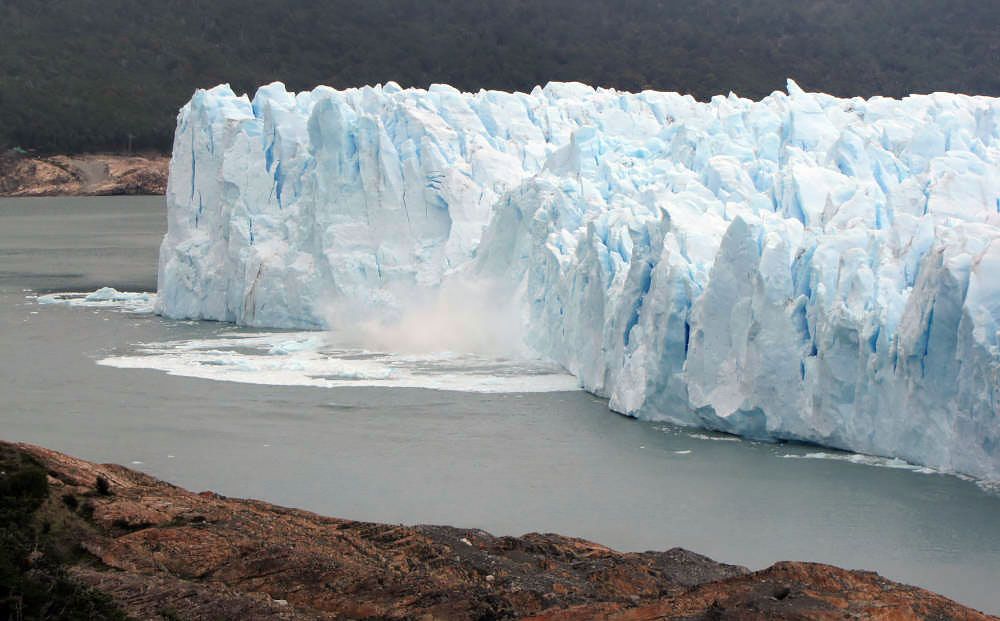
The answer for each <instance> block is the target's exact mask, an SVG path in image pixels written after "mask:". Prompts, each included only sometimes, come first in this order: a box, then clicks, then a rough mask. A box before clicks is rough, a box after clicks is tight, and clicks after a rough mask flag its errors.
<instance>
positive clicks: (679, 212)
mask: <svg viewBox="0 0 1000 621" xmlns="http://www.w3.org/2000/svg"><path fill="white" fill-rule="evenodd" d="M787 90H788V92H787V93H782V92H776V93H774V94H772V95H770V96H768V97H766V98H764V99H763V100H762V101H759V102H754V101H750V100H746V99H741V98H738V97H736V96H734V95H730V96H728V97H722V96H718V97H715V98H713V99H712V100H711V101H710V102H708V103H700V102H697V101H696V100H694V99H693V98H691V97H688V96H682V95H679V94H676V93H663V92H652V91H646V92H642V93H637V94H631V93H622V92H617V91H614V90H607V89H593V88H590V87H588V86H585V85H582V84H560V83H550V84H549V85H547V86H545V87H544V88H540V87H536V88H535V89H534V90H533V91H532V92H531V93H530V94H525V93H503V92H496V91H480V92H479V93H475V94H468V93H460V92H459V91H457V90H455V89H453V88H451V87H448V86H443V85H435V86H432V87H431V88H430V89H429V90H426V91H424V90H417V89H406V90H404V89H401V88H400V87H399V86H398V85H396V84H394V83H389V84H387V85H384V86H376V87H365V88H360V89H348V90H343V91H338V90H334V89H331V88H326V87H319V88H316V89H315V90H313V91H311V92H303V93H298V94H294V93H289V92H286V90H285V88H284V86H282V85H281V84H279V83H275V84H271V85H268V86H265V87H262V88H261V89H260V90H259V91H258V92H257V94H256V95H255V96H254V98H253V100H252V101H251V100H249V99H248V98H247V97H245V96H236V95H235V94H234V93H233V92H232V90H231V89H230V88H229V87H227V86H220V87H216V88H214V89H211V90H208V91H198V92H197V93H196V94H195V96H194V97H193V98H192V100H191V101H190V102H189V103H188V104H187V105H186V106H184V108H183V109H182V110H181V112H180V115H179V117H178V127H177V134H176V138H175V142H174V152H173V160H172V163H171V170H170V184H169V188H168V192H167V200H168V206H169V210H168V211H169V216H168V217H169V231H168V233H167V235H166V237H165V239H164V242H163V245H162V248H161V252H160V264H159V298H158V302H157V306H158V311H159V312H160V313H162V314H164V315H166V316H168V317H178V318H180V317H183V318H205V319H216V320H222V321H232V322H237V323H241V324H247V325H260V326H272V327H323V326H324V325H326V324H327V323H328V322H329V321H330V320H331V316H332V315H333V316H335V315H336V314H337V313H365V312H376V311H378V312H382V311H386V312H391V311H392V310H393V309H396V310H398V309H402V308H405V305H406V302H407V299H408V298H409V297H410V296H412V295H414V292H415V291H425V290H434V289H435V288H437V287H440V286H441V285H442V283H447V282H448V281H449V280H450V279H456V278H462V279H473V280H476V279H482V280H489V281H491V282H496V283H501V285H502V287H504V288H505V290H506V291H508V292H509V295H510V297H511V299H516V300H518V304H519V308H520V309H521V310H522V312H523V318H522V319H523V322H524V325H525V326H526V332H525V338H526V341H527V343H528V345H530V346H531V347H532V348H533V349H535V350H536V351H538V352H539V353H541V354H544V355H546V356H548V357H550V358H552V359H553V360H555V361H556V362H558V363H560V364H561V365H563V366H564V367H566V368H567V369H568V370H569V371H571V372H572V373H574V374H575V375H576V376H577V377H578V378H579V380H580V382H581V384H582V385H583V387H584V388H586V389H587V390H589V391H592V392H594V393H596V394H599V395H603V396H607V397H609V398H610V404H611V407H612V409H614V410H616V411H619V412H623V413H626V414H629V415H632V416H637V417H640V418H646V419H656V420H669V421H673V422H677V423H681V424H687V425H698V426H703V427H707V428H711V429H716V430H722V431H727V432H731V433H734V434H739V435H743V436H748V437H754V438H763V439H797V440H804V441H810V442H815V443H818V444H822V445H826V446H832V447H837V448H843V449H849V450H854V451H859V452H865V453H872V454H878V455H887V456H891V457H899V458H903V459H906V460H908V461H913V462H916V463H920V464H925V465H928V466H931V467H934V468H939V469H942V470H947V471H955V472H963V473H967V474H971V475H975V476H981V477H986V478H1000V100H998V99H994V98H988V97H972V96H964V95H953V94H943V93H936V94H932V95H915V96H911V97H907V98H905V99H903V100H894V99H887V98H881V97H876V98H872V99H868V100H864V99H860V98H855V99H839V98H835V97H832V96H828V95H824V94H817V93H806V92H803V91H802V90H801V89H800V88H799V87H798V86H796V85H795V83H794V82H791V81H790V82H789V85H788V89H787Z"/></svg>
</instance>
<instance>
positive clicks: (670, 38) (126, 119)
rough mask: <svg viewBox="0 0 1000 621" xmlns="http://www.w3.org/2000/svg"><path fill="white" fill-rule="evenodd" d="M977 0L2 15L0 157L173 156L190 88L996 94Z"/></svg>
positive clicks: (87, 3) (443, 4) (0, 11)
mask: <svg viewBox="0 0 1000 621" xmlns="http://www.w3.org/2000/svg"><path fill="white" fill-rule="evenodd" d="M998 31H1000V3H998V2H989V1H983V0H367V1H366V2H355V1H353V0H301V1H299V2H287V1H286V0H256V1H254V2H245V1H242V0H240V1H237V0H213V1H211V2H204V1H199V0H159V1H157V2H140V1H138V0H48V1H46V2H37V1H35V0H7V1H5V2H2V3H0V111H2V116H0V147H4V146H6V147H15V146H19V147H22V148H26V149H32V150H36V151H38V152H41V153H54V152H66V153H74V152H82V151H96V150H110V151H125V150H128V149H129V146H130V145H131V147H132V148H133V149H156V150H160V151H169V149H170V146H171V142H172V136H173V130H174V123H175V117H176V111H177V109H178V108H179V107H180V106H181V105H183V103H184V102H185V101H186V100H187V99H188V98H189V97H190V96H191V93H192V92H193V90H194V89H195V88H198V87H210V86H213V85H215V84H217V83H221V82H230V83H231V84H232V85H233V87H234V88H236V89H237V90H238V91H248V90H249V91H250V92H252V91H253V89H254V88H255V87H256V86H257V85H260V84H263V83H267V82H269V81H272V80H282V81H284V82H285V83H286V84H287V85H288V86H289V87H290V88H293V89H298V90H301V89H306V88H311V87H313V86H314V85H316V84H329V85H332V86H336V87H348V86H359V85H363V84H374V83H378V82H385V81H388V80H395V81H397V82H399V83H400V84H402V85H403V86H427V85H429V84H431V83H434V82H446V83H450V84H453V85H455V86H457V87H459V88H462V89H466V90H477V89H479V88H497V89H506V90H510V89H516V90H528V89H530V88H531V87H532V86H534V85H535V84H537V83H545V82H547V81H549V80H579V81H582V82H586V83H589V84H593V85H598V86H608V87H617V88H621V89H628V90H637V89H643V88H656V89H664V90H677V91H680V92H686V93H691V94H693V95H695V96H696V97H698V98H700V99H705V98H707V97H710V96H711V95H713V94H718V93H721V94H725V93H728V92H729V91H734V92H736V93H738V94H739V95H742V96H747V97H752V98H759V97H762V96H764V95H767V94H768V93H770V92H772V91H774V90H776V89H781V88H783V87H784V81H785V78H787V77H792V78H794V79H796V80H797V81H798V82H799V83H800V84H801V85H802V86H803V87H804V88H806V89H815V90H822V91H826V92H830V93H833V94H836V95H840V96H854V95H861V96H870V95H874V94H884V95H889V96H902V95H905V94H907V93H911V92H929V91H935V90H947V91H957V92H965V93H972V94H987V95H1000V37H998V36H997V32H998Z"/></svg>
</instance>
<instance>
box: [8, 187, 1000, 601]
mask: <svg viewBox="0 0 1000 621" xmlns="http://www.w3.org/2000/svg"><path fill="white" fill-rule="evenodd" d="M164 209H165V208H164V202H163V199H161V198H70V199H0V394H2V395H3V399H2V402H0V403H2V405H0V438H3V439H5V440H14V441H25V442H32V443H37V444H42V445H45V446H48V447H51V448H54V449H57V450H61V451H64V452H68V453H70V454H73V455H77V456H80V457H83V458H86V459H90V460H94V461H100V462H116V463H121V464H124V465H127V466H130V467H133V468H137V469H139V470H143V471H146V472H149V473H150V474H153V475H155V476H158V477H161V478H163V479H166V480H168V481H171V482H173V483H176V484H179V485H182V486H184V487H187V488H190V489H194V490H205V489H211V490H214V491H217V492H219V493H222V494H225V495H229V496H243V497H255V498H261V499H264V500H268V501H270V502H274V503H278V504H283V505H291V506H296V507H302V508H306V509H310V510H313V511H317V512H320V513H324V514H329V515H335V516H339V517H345V518H352V519H359V520H376V521H382V522H399V523H441V524H452V525H458V526H464V527H478V528H483V529H486V530H489V531H491V532H494V533H497V534H521V533H525V532H529V531H553V532H559V533H562V534H565V535H573V536H579V537H585V538H587V539H592V540H595V541H598V542H601V543H604V544H606V545H610V546H612V547H615V548H618V549H621V550H645V549H666V548H670V547H673V546H682V547H685V548H689V549H691V550H695V551H697V552H700V553H703V554H707V555H709V556H711V557H713V558H715V559H718V560H720V561H726V562H731V563H739V564H743V565H747V566H750V567H752V568H760V567H764V566H766V565H768V564H770V563H772V562H774V561H777V560H783V559H794V560H810V561H821V562H828V563H834V564H837V565H841V566H845V567H849V568H861V569H871V570H875V571H878V572H879V573H881V574H883V575H885V576H888V577H890V578H893V579H896V580H901V581H903V582H907V583H911V584H916V585H920V586H924V587H928V588H931V589H933V590H935V591H938V592H940V593H943V594H945V595H947V596H949V597H952V598H954V599H957V600H958V601H960V602H963V603H965V604H968V605H971V606H974V607H977V608H980V609H982V610H985V611H987V612H991V613H994V614H997V613H1000V589H998V588H997V587H998V585H1000V496H998V495H997V494H996V493H991V492H988V491H985V490H984V489H983V488H981V487H980V486H978V485H977V484H976V483H975V482H972V481H966V480H962V479H959V478H957V477H952V476H946V475H940V474H927V473H920V472H916V471H912V470H907V469H901V468H892V467H886V464H885V463H883V464H882V466H873V465H866V464H859V463H851V462H850V461H848V458H850V457H851V456H848V455H846V454H837V453H833V452H831V451H824V450H823V449H819V448H816V447H806V446H797V445H789V444H782V445H769V444H756V443H750V442H743V441H737V440H735V439H732V438H728V437H724V436H717V435H711V434H702V433H699V432H697V431H693V430H682V429H678V428H673V427H668V426H665V425H663V424H655V423H647V422H640V421H635V420H631V419H627V418H624V417H622V416H618V415H616V414H614V413H612V412H610V411H609V410H608V409H607V405H606V403H605V402H604V401H603V400H601V399H597V398H595V397H592V396H590V395H588V394H586V393H583V392H578V391H563V392H538V393H471V392H456V391H447V390H428V389H419V388H383V387H379V388H366V387H317V386H281V385H266V384H248V383H236V382H230V381H215V380H211V379H203V378H192V377H182V376H177V375H170V374H167V373H165V372H163V371H160V370H151V369H133V368H115V367H110V366H104V365H100V364H98V361H100V360H103V359H105V358H108V357H113V356H122V355H133V354H135V353H136V351H138V350H140V349H141V347H142V346H141V345H140V344H143V343H146V344H148V343H163V342H172V341H178V340H192V339H200V340H206V339H217V338H219V337H224V338H230V339H232V338H243V337H247V338H253V337H254V336H255V335H256V334H257V333H256V332H254V331H252V330H241V329H236V328H234V327H233V326H228V325H225V324H218V323H211V322H177V321H168V320H163V319H161V318H159V317H156V316H153V315H148V314H147V315H142V314H132V313H127V312H122V311H121V310H120V309H115V308H110V309H107V308H90V307H70V306H67V305H42V304H39V303H38V301H37V299H36V297H35V296H38V295H43V294H47V293H52V292H89V291H94V290H95V289H98V288H100V287H103V286H112V287H115V288H117V289H119V290H128V291H154V290H155V288H156V258H157V248H158V245H159V241H160V238H161V236H162V234H163V232H164V229H165V225H166V224H165V213H164ZM817 453H824V454H826V457H825V458H814V457H816V454H817ZM808 456H812V457H808ZM854 459H856V460H857V459H858V458H854ZM896 465H898V464H896Z"/></svg>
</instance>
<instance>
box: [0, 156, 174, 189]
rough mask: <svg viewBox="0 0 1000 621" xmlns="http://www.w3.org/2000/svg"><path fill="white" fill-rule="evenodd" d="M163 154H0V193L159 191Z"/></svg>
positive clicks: (164, 177) (164, 182)
mask: <svg viewBox="0 0 1000 621" xmlns="http://www.w3.org/2000/svg"><path fill="white" fill-rule="evenodd" d="M169 165H170V158H168V157H166V156H163V155H155V154H154V155H76V156H67V155H56V156H52V157H34V156H30V155H24V154H19V153H16V152H13V151H8V152H7V153H3V154H0V196H110V195H118V194H131V195H139V194H142V195H158V194H164V193H165V192H166V189H167V169H168V168H169Z"/></svg>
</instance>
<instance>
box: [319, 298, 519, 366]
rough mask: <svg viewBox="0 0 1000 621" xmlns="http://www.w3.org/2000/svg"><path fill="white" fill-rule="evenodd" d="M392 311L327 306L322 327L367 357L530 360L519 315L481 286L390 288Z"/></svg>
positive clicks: (509, 300)
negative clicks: (389, 354)
mask: <svg viewBox="0 0 1000 621" xmlns="http://www.w3.org/2000/svg"><path fill="white" fill-rule="evenodd" d="M390 291H391V292H392V296H393V298H394V299H395V300H397V301H398V304H399V306H398V307H396V308H382V309H373V308H371V307H367V308H366V307H363V306H360V305H357V304H352V303H350V302H347V301H331V302H329V303H328V305H327V306H326V307H325V308H324V309H323V322H324V326H325V327H326V329H327V330H329V331H330V332H331V335H332V338H334V339H335V340H336V341H337V342H338V343H342V344H344V345H349V346H355V347H360V348H363V349H368V350H371V351H386V352H398V353H407V354H429V353H435V352H454V353H468V354H477V355H481V356H493V357H500V358H530V357H535V355H536V354H534V353H533V352H531V350H530V349H529V348H528V347H527V346H526V345H525V344H524V330H523V321H522V319H521V317H520V312H519V309H518V308H517V307H516V305H515V304H514V300H513V299H512V298H511V297H510V296H505V295H504V289H503V288H502V287H501V286H499V285H497V284H495V283H490V282H486V281H479V282H475V281H469V280H457V279H456V280H451V281H448V282H447V283H445V284H444V285H442V286H441V287H439V288H433V289H425V288H417V287H392V288H390Z"/></svg>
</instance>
